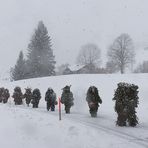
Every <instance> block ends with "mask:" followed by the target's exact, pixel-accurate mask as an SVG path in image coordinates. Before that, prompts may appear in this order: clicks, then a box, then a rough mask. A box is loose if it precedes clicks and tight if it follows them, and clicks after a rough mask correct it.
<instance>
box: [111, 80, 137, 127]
mask: <svg viewBox="0 0 148 148" xmlns="http://www.w3.org/2000/svg"><path fill="white" fill-rule="evenodd" d="M137 89H138V86H136V85H134V84H128V83H119V84H118V88H117V89H116V91H115V94H114V98H113V100H115V101H116V102H115V111H116V112H117V114H118V117H117V122H116V123H117V125H119V126H126V124H127V123H128V124H129V126H136V125H137V124H138V119H137V116H136V107H138V103H139V101H138V99H139V97H138V96H137V94H138V91H137Z"/></svg>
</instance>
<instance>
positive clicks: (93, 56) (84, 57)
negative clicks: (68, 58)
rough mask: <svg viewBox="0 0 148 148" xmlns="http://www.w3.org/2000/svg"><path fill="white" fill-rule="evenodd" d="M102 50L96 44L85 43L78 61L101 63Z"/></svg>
mask: <svg viewBox="0 0 148 148" xmlns="http://www.w3.org/2000/svg"><path fill="white" fill-rule="evenodd" d="M100 56H101V51H100V49H99V48H98V46H97V45H96V44H93V43H89V44H86V45H83V46H82V47H81V50H80V52H79V55H78V57H77V63H78V64H83V65H89V64H99V63H100V61H101V60H100Z"/></svg>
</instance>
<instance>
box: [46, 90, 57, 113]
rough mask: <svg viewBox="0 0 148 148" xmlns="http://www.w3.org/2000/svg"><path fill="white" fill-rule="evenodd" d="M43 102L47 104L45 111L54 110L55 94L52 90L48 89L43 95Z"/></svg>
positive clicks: (55, 103)
mask: <svg viewBox="0 0 148 148" xmlns="http://www.w3.org/2000/svg"><path fill="white" fill-rule="evenodd" d="M45 101H46V102H47V110H48V111H49V109H51V111H54V110H55V105H57V101H56V94H55V92H54V91H53V89H52V88H48V90H47V91H46V94H45Z"/></svg>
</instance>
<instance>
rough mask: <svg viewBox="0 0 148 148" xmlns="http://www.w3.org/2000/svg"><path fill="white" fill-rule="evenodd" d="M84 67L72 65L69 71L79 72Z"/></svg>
mask: <svg viewBox="0 0 148 148" xmlns="http://www.w3.org/2000/svg"><path fill="white" fill-rule="evenodd" d="M82 67H84V65H79V64H77V65H71V66H69V69H70V70H71V71H77V70H79V69H81V68H82Z"/></svg>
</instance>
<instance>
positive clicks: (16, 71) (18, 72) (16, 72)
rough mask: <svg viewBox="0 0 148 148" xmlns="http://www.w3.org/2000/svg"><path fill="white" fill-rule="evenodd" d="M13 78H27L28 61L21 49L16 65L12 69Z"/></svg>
mask: <svg viewBox="0 0 148 148" xmlns="http://www.w3.org/2000/svg"><path fill="white" fill-rule="evenodd" d="M11 78H12V80H22V79H25V78H26V61H25V59H24V55H23V52H22V51H20V54H19V57H18V60H17V62H16V65H15V66H14V68H12V70H11Z"/></svg>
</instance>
